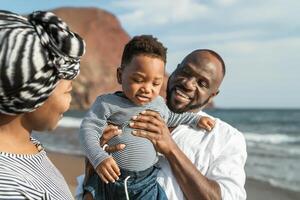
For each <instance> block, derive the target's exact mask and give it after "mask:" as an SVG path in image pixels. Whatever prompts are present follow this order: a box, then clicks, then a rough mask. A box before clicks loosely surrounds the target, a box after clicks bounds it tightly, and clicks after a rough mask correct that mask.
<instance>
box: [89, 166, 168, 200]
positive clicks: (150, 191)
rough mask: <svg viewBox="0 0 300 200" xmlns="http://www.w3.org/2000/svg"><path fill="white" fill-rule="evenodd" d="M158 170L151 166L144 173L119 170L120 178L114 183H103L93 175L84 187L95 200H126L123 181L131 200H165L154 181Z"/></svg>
mask: <svg viewBox="0 0 300 200" xmlns="http://www.w3.org/2000/svg"><path fill="white" fill-rule="evenodd" d="M158 170H159V168H158V167H157V166H152V167H150V168H148V169H146V170H144V171H136V172H135V171H128V170H124V169H121V176H120V177H119V180H117V181H116V182H115V183H108V184H106V183H104V182H103V181H102V180H101V179H100V178H99V176H98V175H97V174H96V173H94V174H93V175H92V176H91V177H90V178H89V179H88V180H87V183H86V185H85V186H84V190H86V191H88V192H90V193H91V194H92V196H93V197H94V199H95V200H123V199H124V200H126V193H125V179H126V178H127V177H128V176H130V177H129V178H127V181H126V182H127V191H128V195H129V199H131V200H167V196H166V194H165V192H164V190H163V189H162V188H161V186H160V185H159V184H158V182H157V181H156V178H157V173H158Z"/></svg>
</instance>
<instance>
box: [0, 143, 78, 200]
mask: <svg viewBox="0 0 300 200" xmlns="http://www.w3.org/2000/svg"><path fill="white" fill-rule="evenodd" d="M32 142H33V143H34V144H35V145H36V146H39V142H38V141H36V140H34V139H32ZM4 199H5V200H8V199H30V200H35V199H39V200H50V199H51V200H53V199H54V200H69V199H74V198H73V197H72V194H71V192H70V190H69V188H68V185H67V183H66V181H65V179H64V178H63V176H62V175H61V173H60V172H59V171H58V170H57V168H56V167H55V166H54V165H53V163H52V162H51V161H50V159H49V158H48V157H47V154H46V152H45V151H44V150H43V149H41V150H40V152H39V153H37V154H34V155H21V154H12V153H4V152H0V200H4Z"/></svg>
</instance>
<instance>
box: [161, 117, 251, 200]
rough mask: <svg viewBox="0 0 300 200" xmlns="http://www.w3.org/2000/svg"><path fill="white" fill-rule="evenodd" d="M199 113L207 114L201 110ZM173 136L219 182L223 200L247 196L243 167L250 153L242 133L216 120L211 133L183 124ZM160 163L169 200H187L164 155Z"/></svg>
mask: <svg viewBox="0 0 300 200" xmlns="http://www.w3.org/2000/svg"><path fill="white" fill-rule="evenodd" d="M199 114H201V115H205V113H203V112H201V111H200V113H199ZM172 137H173V139H174V141H175V142H176V143H177V145H178V147H179V148H180V149H181V150H182V151H183V152H184V153H185V155H186V156H187V157H188V158H189V159H190V160H191V162H192V163H193V164H194V165H195V166H196V167H197V169H198V170H199V171H200V172H201V173H202V175H204V176H206V177H207V178H208V179H211V180H214V181H216V182H217V183H218V184H219V185H220V188H221V195H222V199H223V200H242V199H246V191H245V189H244V185H245V180H246V175H245V170H244V166H245V162H246V158H247V152H246V142H245V138H244V136H243V135H242V133H241V132H239V131H238V130H237V129H235V128H233V127H232V126H230V125H229V124H227V123H225V122H223V121H221V120H219V119H216V125H215V127H214V129H213V130H212V131H211V132H210V133H206V132H205V131H199V130H196V129H193V128H190V127H189V126H186V125H181V126H178V127H177V128H176V129H175V130H174V131H173V132H172ZM159 163H160V166H161V170H160V172H159V174H158V182H159V183H160V185H161V186H162V187H163V188H164V190H165V192H166V194H167V197H168V199H172V200H182V199H185V197H184V195H183V193H182V191H181V189H180V186H179V185H178V183H177V181H176V178H175V176H174V175H173V173H172V169H171V168H170V165H169V163H168V161H167V160H166V159H165V158H164V157H161V158H160V160H159Z"/></svg>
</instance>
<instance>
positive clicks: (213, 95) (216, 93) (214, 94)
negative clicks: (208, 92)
mask: <svg viewBox="0 0 300 200" xmlns="http://www.w3.org/2000/svg"><path fill="white" fill-rule="evenodd" d="M219 93H220V90H218V91H217V92H215V93H213V94H212V97H215V96H217V95H218V94H219Z"/></svg>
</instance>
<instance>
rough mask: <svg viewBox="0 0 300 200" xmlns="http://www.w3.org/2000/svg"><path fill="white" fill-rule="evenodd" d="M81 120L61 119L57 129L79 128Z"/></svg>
mask: <svg viewBox="0 0 300 200" xmlns="http://www.w3.org/2000/svg"><path fill="white" fill-rule="evenodd" d="M81 121H82V118H76V117H63V118H62V119H61V120H60V121H59V123H58V126H59V127H65V128H79V127H80V124H81Z"/></svg>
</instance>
